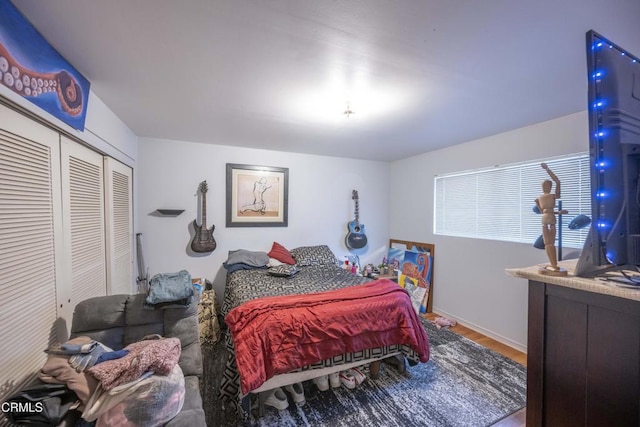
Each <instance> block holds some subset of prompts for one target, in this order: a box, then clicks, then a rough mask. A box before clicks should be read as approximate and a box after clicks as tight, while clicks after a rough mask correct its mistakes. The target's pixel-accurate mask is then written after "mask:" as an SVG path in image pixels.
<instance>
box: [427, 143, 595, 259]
mask: <svg viewBox="0 0 640 427" xmlns="http://www.w3.org/2000/svg"><path fill="white" fill-rule="evenodd" d="M542 162H545V163H547V164H548V165H549V168H550V169H551V170H552V171H553V172H554V173H555V174H556V175H557V176H558V178H559V179H560V189H561V199H560V200H561V202H562V209H566V210H568V211H569V213H568V214H567V215H563V216H562V246H563V247H569V248H582V245H583V243H584V239H585V238H586V236H587V232H588V227H587V228H584V229H582V230H569V229H568V228H567V224H568V223H569V222H570V221H571V219H573V218H574V217H576V216H577V215H579V214H584V215H587V216H588V217H589V218H591V195H590V191H591V190H590V189H591V184H590V178H589V155H588V153H579V154H573V155H570V156H565V157H561V158H553V159H546V160H540V161H532V162H526V163H518V164H513V165H506V166H496V167H493V168H486V169H481V170H474V171H466V172H459V173H453V174H447V175H439V176H436V178H435V190H434V198H435V204H434V233H435V234H440V235H445V236H459V237H472V238H478V239H491V240H503V241H508V242H519V243H527V244H533V242H535V241H536V239H537V238H538V237H539V236H540V234H542V231H541V227H542V226H541V218H540V215H539V214H537V213H535V211H534V209H533V208H534V206H535V199H536V198H537V197H538V196H539V195H540V194H541V193H542V181H544V180H545V179H549V175H547V172H546V171H545V170H544V169H542V167H540V163H542ZM552 191H555V184H554V186H553V188H552ZM558 234H559V233H558Z"/></svg>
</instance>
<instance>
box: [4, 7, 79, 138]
mask: <svg viewBox="0 0 640 427" xmlns="http://www.w3.org/2000/svg"><path fill="white" fill-rule="evenodd" d="M0 84H1V85H3V86H5V87H7V88H9V89H10V90H12V91H13V92H15V93H17V94H18V95H20V96H22V97H23V98H25V99H28V100H29V101H30V102H32V103H33V104H35V105H37V106H38V107H40V108H42V109H43V110H45V111H47V112H48V113H50V114H52V115H53V116H55V117H57V118H58V119H60V120H62V121H63V122H65V123H66V124H68V125H69V126H71V127H73V128H75V129H78V130H84V122H85V117H86V113H87V102H88V100H89V81H88V80H87V79H86V78H85V77H84V76H83V75H82V74H80V73H79V72H78V71H77V70H76V69H75V68H73V67H72V66H71V64H69V63H68V62H67V61H66V60H65V59H64V58H63V57H62V55H60V54H59V53H58V52H57V51H56V50H55V49H54V48H53V47H52V46H51V45H50V44H49V43H48V42H47V41H46V40H45V39H44V37H42V35H41V34H40V33H39V32H38V30H36V29H35V28H34V27H33V25H31V23H30V22H29V21H27V19H26V18H25V17H24V16H23V15H22V13H21V12H20V11H19V10H18V9H16V7H15V6H14V5H13V4H12V3H11V2H10V1H9V0H0Z"/></svg>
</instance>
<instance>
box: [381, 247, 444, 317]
mask: <svg viewBox="0 0 640 427" xmlns="http://www.w3.org/2000/svg"><path fill="white" fill-rule="evenodd" d="M434 252H435V247H434V245H433V244H430V243H420V242H411V241H406V240H395V239H391V240H390V241H389V251H388V253H387V255H388V262H389V264H390V265H394V266H396V267H395V269H396V270H397V272H398V284H399V285H400V286H401V287H403V288H405V290H406V291H407V293H408V294H409V296H410V297H411V302H412V303H413V306H414V308H415V309H416V311H417V312H418V313H419V314H424V313H430V312H431V308H432V304H433V296H432V294H433V259H434V258H433V257H434Z"/></svg>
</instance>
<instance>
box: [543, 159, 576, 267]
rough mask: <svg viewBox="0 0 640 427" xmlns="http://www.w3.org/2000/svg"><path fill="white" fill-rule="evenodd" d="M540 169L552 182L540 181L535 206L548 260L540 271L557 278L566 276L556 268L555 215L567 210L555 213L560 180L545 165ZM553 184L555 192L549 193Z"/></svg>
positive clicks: (564, 212)
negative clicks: (540, 223)
mask: <svg viewBox="0 0 640 427" xmlns="http://www.w3.org/2000/svg"><path fill="white" fill-rule="evenodd" d="M541 166H542V169H544V170H546V171H547V173H548V174H549V177H550V178H551V179H552V180H553V182H552V181H551V180H548V179H545V180H544V181H542V194H541V195H540V197H538V198H537V199H536V206H537V207H538V209H539V210H540V213H541V214H542V239H543V241H544V250H545V252H546V253H547V258H549V265H547V266H545V267H544V268H542V269H541V270H540V272H541V273H543V274H551V275H558V276H566V274H567V271H566V270H565V269H563V268H560V267H558V255H557V252H556V245H555V243H556V215H557V214H563V215H564V214H566V213H568V211H567V210H565V209H563V210H561V211H556V210H555V208H556V201H557V200H558V199H560V179H558V177H557V176H556V174H554V173H553V172H552V171H551V169H549V166H547V164H546V163H542V164H541ZM553 183H555V184H556V188H555V192H553V193H552V192H551V189H552V187H553Z"/></svg>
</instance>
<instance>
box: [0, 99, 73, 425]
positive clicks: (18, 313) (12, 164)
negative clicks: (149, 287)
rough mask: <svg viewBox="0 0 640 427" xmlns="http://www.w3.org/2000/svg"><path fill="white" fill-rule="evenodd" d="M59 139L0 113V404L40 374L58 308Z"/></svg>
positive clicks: (11, 113) (4, 111)
mask: <svg viewBox="0 0 640 427" xmlns="http://www.w3.org/2000/svg"><path fill="white" fill-rule="evenodd" d="M58 138H59V137H58V134H57V133H56V132H53V131H51V130H49V129H47V128H45V127H43V126H41V125H39V124H37V123H35V122H33V121H32V120H30V119H28V118H26V117H25V116H23V115H21V114H18V113H16V112H14V111H13V110H10V109H8V108H7V107H4V106H0V401H3V400H4V398H5V397H7V395H8V394H9V393H11V392H12V391H13V390H16V389H18V388H19V387H20V386H22V385H23V382H24V381H28V380H29V379H31V378H33V377H35V373H36V372H37V371H38V370H39V369H40V368H41V367H42V365H43V363H44V361H45V353H44V352H43V350H44V349H45V348H47V347H48V345H49V344H50V341H49V340H50V339H51V338H52V337H51V332H52V329H53V325H54V322H55V320H56V317H57V311H56V308H57V307H60V305H63V306H65V301H63V299H62V297H61V298H60V300H58V301H56V273H57V271H56V270H57V269H56V263H57V262H58V260H57V259H56V251H57V248H56V247H57V246H58V247H59V246H60V245H61V241H62V238H61V232H62V225H61V222H60V220H61V209H60V206H61V205H60V178H59V177H60V168H59V164H60V163H59V159H60V158H59V142H58ZM6 423H7V421H6V420H3V416H2V415H0V425H7V424H6Z"/></svg>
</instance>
